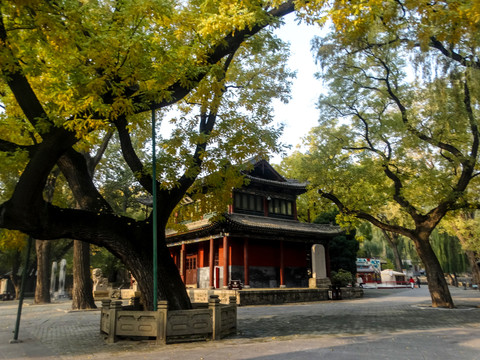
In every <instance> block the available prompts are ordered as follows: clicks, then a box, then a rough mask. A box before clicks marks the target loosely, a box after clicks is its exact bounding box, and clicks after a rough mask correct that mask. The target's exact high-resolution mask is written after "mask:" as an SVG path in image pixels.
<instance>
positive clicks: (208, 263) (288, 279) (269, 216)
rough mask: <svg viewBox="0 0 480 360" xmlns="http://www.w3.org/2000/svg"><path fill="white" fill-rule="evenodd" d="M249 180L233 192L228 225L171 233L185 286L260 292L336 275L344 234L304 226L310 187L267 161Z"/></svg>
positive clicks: (206, 223)
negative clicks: (301, 216)
mask: <svg viewBox="0 0 480 360" xmlns="http://www.w3.org/2000/svg"><path fill="white" fill-rule="evenodd" d="M245 176H246V177H247V178H248V180H249V182H248V185H246V186H244V187H242V188H240V189H234V190H233V191H232V197H233V204H232V205H230V206H229V208H228V211H227V213H226V214H225V216H224V218H223V220H221V221H213V222H212V221H210V220H209V219H207V218H204V219H202V220H200V221H195V222H191V223H188V224H186V227H187V228H188V231H185V232H170V233H169V232H167V243H168V246H169V247H170V251H171V254H172V256H173V258H174V260H175V263H176V264H177V266H178V268H179V270H180V274H181V276H182V278H183V280H184V282H185V284H186V285H187V287H188V286H189V287H198V288H210V289H213V288H226V287H228V285H229V284H230V282H231V281H232V280H240V281H241V282H242V283H243V285H244V286H245V287H255V288H275V287H308V286H309V283H310V286H311V287H316V284H318V283H319V281H320V280H321V279H325V278H326V277H327V276H328V275H329V273H330V270H329V258H328V243H329V240H330V239H332V238H333V237H334V236H336V235H338V234H340V233H341V230H340V229H339V227H337V226H333V225H320V224H310V223H302V222H299V221H298V219H297V205H296V199H297V196H298V195H300V194H302V193H304V192H305V191H306V184H304V183H299V182H298V181H295V180H289V179H286V178H284V177H283V176H281V175H280V174H279V173H278V172H277V171H275V169H273V167H272V166H271V165H269V164H268V163H267V162H266V161H265V160H261V161H258V162H256V163H255V164H254V166H253V169H252V170H251V171H250V172H248V173H247V174H246V175H245ZM312 252H313V256H312ZM311 278H313V280H314V281H313V282H312V279H311ZM315 279H317V280H315ZM320 282H321V281H320ZM312 284H313V285H312Z"/></svg>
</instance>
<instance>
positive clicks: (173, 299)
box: [121, 235, 192, 310]
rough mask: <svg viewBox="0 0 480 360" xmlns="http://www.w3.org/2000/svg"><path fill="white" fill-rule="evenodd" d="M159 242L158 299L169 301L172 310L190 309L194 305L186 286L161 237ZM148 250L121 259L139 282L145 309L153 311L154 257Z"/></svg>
mask: <svg viewBox="0 0 480 360" xmlns="http://www.w3.org/2000/svg"><path fill="white" fill-rule="evenodd" d="M158 242H159V243H158V264H157V274H158V275H157V299H158V300H167V299H168V308H169V309H171V310H180V309H190V308H191V307H192V305H191V303H190V298H189V297H188V294H187V291H186V289H185V285H184V283H183V281H182V279H181V277H180V273H179V271H178V269H177V267H176V265H175V263H174V261H173V259H172V257H171V256H170V252H169V250H168V248H167V246H166V244H165V241H164V239H163V238H162V237H161V236H160V235H159V239H158ZM148 250H149V249H143V251H142V253H134V252H130V253H129V254H128V256H127V257H123V256H122V257H121V259H122V261H123V262H124V263H125V265H126V266H127V268H128V269H129V270H130V271H131V272H132V275H133V276H134V277H135V279H136V280H137V283H138V288H139V290H140V292H141V302H142V304H143V305H144V307H145V309H146V310H153V256H152V252H151V251H148Z"/></svg>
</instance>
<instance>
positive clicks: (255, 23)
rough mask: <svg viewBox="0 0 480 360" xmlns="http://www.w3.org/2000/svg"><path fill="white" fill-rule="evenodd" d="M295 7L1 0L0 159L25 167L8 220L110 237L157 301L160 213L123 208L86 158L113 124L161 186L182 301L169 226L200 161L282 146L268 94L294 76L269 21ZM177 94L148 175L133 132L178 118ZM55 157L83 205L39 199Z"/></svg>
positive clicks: (173, 299) (128, 155) (173, 284)
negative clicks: (139, 216)
mask: <svg viewBox="0 0 480 360" xmlns="http://www.w3.org/2000/svg"><path fill="white" fill-rule="evenodd" d="M274 5H275V6H274ZM293 10H294V4H293V1H287V2H285V3H279V4H268V3H264V2H262V1H230V0H229V1H222V0H220V1H197V0H193V1H183V2H174V1H169V0H130V1H115V0H105V1H73V0H62V1H37V0H26V1H16V0H15V1H13V0H12V1H2V2H1V4H0V71H1V82H0V97H1V99H0V102H1V105H2V107H3V111H2V112H1V114H0V116H1V122H0V150H1V156H0V160H1V161H2V163H1V166H2V171H3V169H4V166H5V164H6V163H8V162H11V161H12V159H13V158H14V157H17V158H18V159H21V160H22V161H23V162H22V164H24V166H23V167H21V170H20V171H18V172H17V173H14V174H13V177H14V178H15V187H14V188H12V191H11V192H10V193H9V194H8V195H7V196H6V197H5V198H4V199H6V200H4V201H3V203H1V205H0V227H1V228H7V229H17V230H21V231H22V232H24V233H26V234H29V235H31V236H33V237H34V238H37V239H42V240H55V239H60V238H71V239H78V240H82V241H84V242H88V243H91V244H95V245H99V246H102V247H105V248H106V249H108V250H109V251H110V252H111V253H113V254H114V255H115V256H117V257H118V258H120V259H121V260H122V261H123V262H124V263H125V264H126V265H127V267H128V268H129V269H130V271H131V272H132V274H133V275H134V276H135V278H136V279H137V281H138V285H139V288H140V290H141V293H142V300H143V303H144V305H145V306H146V307H147V308H152V307H153V304H152V301H153V271H152V269H153V266H152V245H151V239H152V214H150V215H149V216H148V217H147V218H146V219H143V220H136V219H134V218H131V217H129V216H126V215H125V214H118V213H115V211H114V210H113V208H112V206H111V205H110V204H109V203H108V202H107V201H106V200H105V198H104V196H102V193H101V191H100V190H99V186H98V182H97V181H95V179H93V178H92V176H91V174H90V173H89V167H88V164H87V158H86V157H84V156H83V153H84V152H85V151H88V150H91V149H95V147H98V146H100V143H101V139H102V138H103V136H104V134H105V133H106V132H108V131H114V132H115V133H116V136H118V139H119V141H120V145H121V151H122V157H123V159H124V161H125V164H126V165H125V166H128V167H129V168H130V169H131V171H132V172H133V174H134V176H135V179H136V181H137V182H138V183H139V184H140V186H142V187H143V189H144V190H145V191H146V192H149V193H152V189H153V187H154V186H155V187H156V190H157V191H156V194H157V203H158V212H157V216H158V217H157V222H158V239H159V246H158V259H159V262H158V291H159V295H160V298H163V299H167V300H168V301H169V304H170V307H171V308H188V307H189V306H190V302H189V299H188V296H187V294H186V291H185V288H184V286H183V283H182V281H181V278H180V276H179V273H178V270H177V268H176V266H175V264H174V263H173V260H172V259H171V257H170V254H169V251H168V249H167V246H166V243H165V235H164V230H165V225H166V224H167V221H168V218H169V216H170V214H171V213H172V211H173V209H174V208H175V206H177V204H178V203H179V201H180V200H181V199H182V197H183V196H184V194H185V193H186V191H187V190H188V189H189V188H190V187H191V186H192V184H193V183H194V181H195V179H196V178H197V177H198V176H199V175H200V174H201V173H202V171H204V173H205V174H208V173H209V172H211V171H212V170H213V169H215V170H218V169H219V168H220V169H225V171H224V172H223V175H229V173H231V172H232V173H235V172H234V171H231V170H229V169H230V167H229V166H228V165H230V164H231V163H233V164H235V163H241V162H243V161H244V160H245V159H247V158H248V157H250V156H253V155H266V154H267V152H268V151H269V150H273V149H274V148H275V146H276V144H275V142H276V139H277V137H278V131H277V130H275V129H272V128H271V127H269V124H270V121H271V120H272V117H271V110H272V109H271V106H270V105H269V104H270V99H271V98H274V97H281V98H283V99H285V97H286V96H287V92H288V78H289V77H290V75H291V74H289V73H288V71H287V70H286V69H285V68H284V65H283V63H282V61H283V60H284V59H285V58H286V54H285V52H284V50H283V45H282V44H281V43H280V42H279V41H278V40H276V39H275V38H274V37H272V35H271V34H270V32H269V31H267V30H263V29H264V28H266V27H267V26H268V25H269V24H277V23H278V21H279V19H280V18H281V17H282V16H283V15H285V14H288V13H290V12H292V11H293ZM262 30H263V31H262ZM249 61H251V63H249ZM173 104H179V105H180V106H179V107H178V112H177V114H179V115H176V116H175V120H174V121H172V123H173V125H174V127H175V130H173V132H172V136H171V138H169V139H163V140H164V141H162V142H161V149H162V150H161V151H160V155H161V156H159V161H158V162H157V164H156V166H157V169H158V173H159V176H158V178H157V179H155V182H153V181H152V176H151V174H152V170H151V166H150V165H149V163H148V159H149V156H148V153H149V149H148V148H143V149H142V148H139V146H137V145H138V144H140V143H141V140H140V141H137V139H136V135H137V134H139V135H141V134H144V133H145V131H144V130H145V128H149V127H150V126H151V120H150V118H151V114H152V111H155V112H156V115H157V117H158V118H161V119H162V121H163V122H165V121H166V119H168V118H169V117H171V116H170V115H169V117H167V115H166V114H167V110H169V109H170V108H169V107H170V106H172V105H173ZM230 105H235V107H233V108H230V107H229V106H230ZM164 110H165V111H164ZM237 145H238V148H237V151H234V147H235V146H237ZM209 150H212V152H211V153H209ZM150 151H151V149H150ZM227 159H228V160H230V161H227ZM56 166H58V167H59V168H60V170H61V172H62V174H63V176H64V177H65V179H66V181H67V182H68V184H69V188H70V190H71V193H72V195H73V196H74V197H75V200H76V202H77V203H78V204H80V207H81V209H77V208H73V207H72V208H69V207H65V206H60V205H59V204H55V203H50V202H48V201H46V200H45V197H44V189H45V184H46V181H47V178H48V176H49V174H50V173H51V172H52V170H53V169H54V167H56ZM219 179H220V180H222V181H224V182H225V183H228V181H233V180H228V177H225V176H220V177H219Z"/></svg>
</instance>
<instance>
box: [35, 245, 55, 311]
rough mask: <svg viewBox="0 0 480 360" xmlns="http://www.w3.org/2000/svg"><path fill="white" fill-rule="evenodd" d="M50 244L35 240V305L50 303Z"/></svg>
mask: <svg viewBox="0 0 480 360" xmlns="http://www.w3.org/2000/svg"><path fill="white" fill-rule="evenodd" d="M51 249H52V243H51V242H50V241H47V240H35V250H36V253H37V284H36V287H35V300H34V301H35V304H48V303H50V301H51V299H50V275H51Z"/></svg>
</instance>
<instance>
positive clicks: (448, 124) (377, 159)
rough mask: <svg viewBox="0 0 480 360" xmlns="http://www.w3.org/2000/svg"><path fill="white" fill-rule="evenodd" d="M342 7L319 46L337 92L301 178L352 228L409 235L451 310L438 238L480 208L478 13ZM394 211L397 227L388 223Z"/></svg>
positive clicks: (433, 289) (439, 298) (323, 103)
mask: <svg viewBox="0 0 480 360" xmlns="http://www.w3.org/2000/svg"><path fill="white" fill-rule="evenodd" d="M335 4H336V5H338V7H337V6H333V7H332V8H331V12H333V13H334V14H336V15H335V16H336V17H335V18H334V19H333V20H334V25H335V26H336V28H335V29H336V32H334V33H331V35H329V36H328V37H326V38H324V39H319V40H318V41H317V42H316V44H315V49H316V51H317V59H318V62H319V63H320V65H321V66H322V72H321V74H319V75H320V76H321V77H322V78H323V79H324V80H325V83H326V85H327V86H328V87H329V89H330V91H331V93H330V94H329V95H326V96H324V97H322V98H321V99H320V102H319V107H320V110H321V120H320V123H321V125H320V126H319V127H318V128H316V129H314V130H313V131H312V133H311V136H310V137H309V139H308V141H309V145H310V150H309V153H308V154H307V155H306V157H305V161H304V165H303V166H304V172H305V174H306V177H308V178H309V180H310V181H311V183H312V184H313V186H314V187H315V189H317V190H318V193H319V194H320V196H321V197H322V198H324V199H326V200H328V201H331V202H333V203H335V204H336V205H337V207H338V208H339V210H340V212H341V213H342V214H343V216H344V219H343V220H344V221H354V219H355V218H357V219H361V220H366V221H369V222H371V223H372V224H373V225H375V226H377V227H379V228H381V229H384V230H386V231H389V232H393V233H398V234H400V235H403V236H405V237H407V238H410V239H411V240H412V241H413V243H414V244H415V248H416V251H417V253H418V256H419V257H420V259H421V261H422V262H423V264H424V265H425V269H426V272H427V277H428V286H429V290H430V294H431V298H432V304H433V306H435V307H448V308H451V307H453V306H454V304H453V301H452V298H451V296H450V292H449V290H448V286H447V284H446V281H445V277H444V273H443V270H442V268H441V266H440V263H439V261H438V259H437V257H436V256H435V253H434V252H433V249H432V247H431V244H430V241H429V239H430V235H431V234H432V231H433V230H434V229H435V228H436V227H437V226H438V224H439V223H440V222H441V221H442V219H443V218H444V217H445V215H446V214H447V213H449V212H450V211H454V210H458V209H464V208H469V207H476V206H478V197H477V195H476V194H478V177H477V175H478V163H477V160H478V146H479V141H480V137H479V132H478V117H479V113H478V105H479V102H478V101H479V95H480V93H479V89H480V88H479V84H480V83H479V80H480V78H479V75H480V71H479V69H480V66H479V65H480V62H479V58H478V44H479V42H478V41H479V38H478V33H479V32H478V30H479V29H478V26H479V25H478V22H477V21H474V19H475V16H477V15H478V11H479V9H478V6H477V5H474V4H473V2H465V3H462V5H460V4H458V3H457V2H447V1H439V2H435V3H428V2H427V3H424V2H421V3H413V2H402V1H387V2H384V1H382V2H381V3H380V2H377V1H371V2H368V4H365V3H364V2H357V1H353V2H348V4H347V3H340V2H336V3H335ZM342 4H344V5H342ZM346 7H348V9H347V8H346ZM342 14H343V15H344V16H343V17H342ZM347 14H349V15H348V16H347ZM449 20H451V21H452V23H450V22H448V21H449ZM447 44H448V45H447ZM467 190H469V191H467ZM387 207H396V208H397V210H398V213H399V214H400V215H401V216H399V217H398V218H397V220H398V222H397V223H391V222H386V221H383V220H382V218H381V216H382V215H383V214H385V213H386V208H387Z"/></svg>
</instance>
